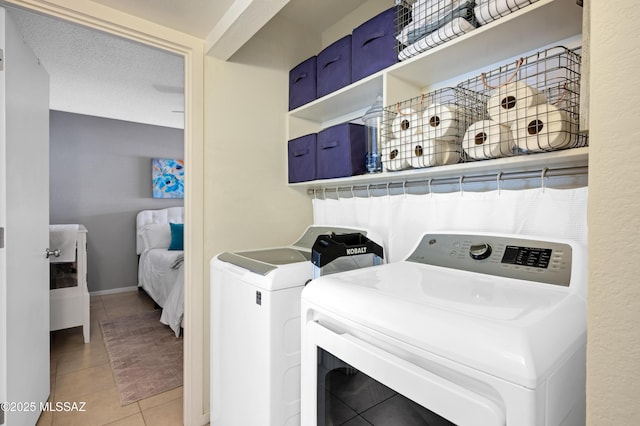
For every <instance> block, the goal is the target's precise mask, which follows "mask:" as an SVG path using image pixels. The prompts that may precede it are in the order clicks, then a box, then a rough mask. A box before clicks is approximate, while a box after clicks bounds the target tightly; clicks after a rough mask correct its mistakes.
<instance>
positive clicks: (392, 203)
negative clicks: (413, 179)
mask: <svg viewBox="0 0 640 426" xmlns="http://www.w3.org/2000/svg"><path fill="white" fill-rule="evenodd" d="M587 195H588V190H587V187H582V188H572V189H552V188H535V189H524V190H513V191H510V190H496V191H488V192H469V191H465V192H452V193H434V194H427V195H411V194H401V195H394V196H379V197H355V198H354V197H349V198H339V199H314V200H313V214H314V223H315V224H317V225H341V226H358V227H364V228H367V229H369V230H371V231H372V232H373V233H374V234H375V235H378V236H380V238H382V240H383V241H382V245H383V246H384V249H385V258H386V259H387V261H389V262H394V261H398V260H402V259H404V258H406V257H407V256H408V255H409V254H410V253H411V252H412V250H413V249H414V248H415V246H416V245H417V244H418V242H419V241H420V238H421V236H422V235H423V234H424V233H426V232H433V231H463V232H499V233H508V234H519V235H525V236H532V237H550V238H561V239H569V240H573V241H578V242H580V243H583V244H585V245H586V243H587ZM378 243H380V242H379V241H378Z"/></svg>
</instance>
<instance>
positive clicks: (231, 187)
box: [203, 18, 319, 397]
mask: <svg viewBox="0 0 640 426" xmlns="http://www.w3.org/2000/svg"><path fill="white" fill-rule="evenodd" d="M285 28H288V29H289V30H290V31H292V32H293V33H296V32H297V31H301V29H298V28H294V27H292V26H291V24H290V23H289V22H288V21H284V20H282V19H280V18H275V19H274V20H273V21H272V22H271V23H270V24H269V25H268V26H267V27H266V28H264V29H262V30H261V31H260V32H259V34H258V35H257V36H256V37H254V38H253V39H252V40H251V41H250V42H249V43H248V44H247V45H245V46H244V47H243V48H242V49H241V50H240V51H239V52H238V53H236V54H235V55H234V56H233V57H232V58H231V60H230V61H228V62H224V61H221V60H218V59H215V58H210V57H207V58H206V61H205V96H206V103H205V110H206V120H205V122H206V127H205V134H206V141H205V172H206V174H205V194H206V196H205V210H204V216H205V227H204V237H205V238H204V241H205V250H204V253H205V261H207V262H208V261H209V260H210V259H211V258H212V257H213V256H215V255H216V254H218V253H220V252H223V251H233V250H238V249H249V248H260V247H269V246H276V245H284V244H290V243H291V242H293V241H295V239H296V238H297V237H298V236H299V235H300V234H301V233H302V231H303V230H304V229H305V227H306V226H307V225H309V224H310V223H311V221H312V217H311V203H310V201H309V198H308V197H307V196H306V194H303V193H300V192H299V191H296V190H293V189H290V188H289V187H288V186H287V179H288V177H287V148H286V147H287V140H286V135H287V133H286V115H285V114H286V111H287V109H288V102H289V95H288V80H289V70H290V69H291V68H292V67H293V66H295V64H297V63H298V62H299V61H301V60H303V59H304V55H306V52H309V51H313V50H315V49H317V48H319V40H318V41H305V37H302V36H300V37H286V36H284V35H285V33H286V32H287V31H283V29H285ZM307 40H308V39H307ZM298 43H303V44H302V45H299V44H298ZM300 52H302V53H300ZM311 54H312V53H311ZM296 61H298V62H296ZM205 283H206V285H205V287H206V288H207V292H206V294H205V296H204V297H205V299H206V303H207V307H208V302H209V295H208V287H209V286H208V283H209V275H208V274H206V278H205ZM204 321H205V333H204V336H205V348H208V347H209V328H208V324H209V318H208V309H207V316H206V318H204ZM205 358H206V359H208V351H207V355H206V356H205ZM203 376H204V377H205V380H206V386H205V393H206V395H207V397H208V391H209V390H208V378H209V366H208V365H207V366H206V367H205V372H204V375H203Z"/></svg>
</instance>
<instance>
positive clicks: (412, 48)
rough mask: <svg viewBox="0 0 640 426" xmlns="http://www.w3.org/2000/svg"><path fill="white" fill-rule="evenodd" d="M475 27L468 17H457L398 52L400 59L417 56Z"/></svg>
mask: <svg viewBox="0 0 640 426" xmlns="http://www.w3.org/2000/svg"><path fill="white" fill-rule="evenodd" d="M474 28H475V27H474V26H473V25H472V24H470V23H469V21H467V20H466V19H463V18H455V19H454V20H452V21H451V22H448V23H447V24H445V25H443V26H442V27H440V28H439V29H438V31H434V32H432V33H431V34H429V35H428V36H426V37H424V38H421V39H420V40H418V41H416V42H415V43H413V44H411V45H409V46H407V47H406V48H404V49H402V51H401V52H400V53H399V54H398V59H399V60H401V61H404V60H405V59H408V58H410V57H412V56H415V55H417V54H418V53H420V52H424V51H425V50H429V49H431V48H433V47H436V46H438V45H440V44H442V43H444V42H446V41H449V40H451V39H454V38H456V37H458V36H460V35H462V34H465V33H468V32H469V31H471V30H473V29H474Z"/></svg>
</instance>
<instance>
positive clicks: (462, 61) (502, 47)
mask: <svg viewBox="0 0 640 426" xmlns="http://www.w3.org/2000/svg"><path fill="white" fill-rule="evenodd" d="M581 32H582V7H580V6H578V5H576V2H575V0H539V1H538V2H536V3H534V4H532V5H529V6H527V7H525V8H523V9H520V10H518V11H516V12H513V13H511V14H509V15H507V16H505V17H502V18H500V19H498V20H496V21H493V22H491V23H490V24H488V25H483V26H481V27H479V28H476V29H475V30H473V31H471V32H469V33H467V34H464V35H462V36H460V37H457V38H455V39H453V40H451V41H449V42H447V43H444V44H441V45H440V46H437V47H435V48H433V49H430V50H428V51H426V52H424V53H422V54H420V55H418V56H415V57H413V58H410V59H408V60H406V61H404V62H401V63H398V64H396V65H394V66H393V67H390V68H387V69H386V70H385V72H386V73H389V74H391V75H393V76H395V77H398V78H401V79H403V80H405V81H407V82H410V83H412V84H413V85H415V86H417V87H425V86H429V85H431V84H433V83H437V82H440V81H444V80H448V79H450V78H451V77H453V76H457V75H462V74H465V73H467V72H471V71H474V70H477V69H479V68H482V67H486V66H491V65H493V64H495V63H497V62H499V61H503V60H505V59H506V58H511V57H513V56H517V55H520V54H522V53H523V52H527V51H530V50H534V49H538V48H540V47H541V46H545V45H548V44H550V43H554V42H556V41H558V40H563V39H566V38H570V37H573V36H575V35H579V34H580V33H581Z"/></svg>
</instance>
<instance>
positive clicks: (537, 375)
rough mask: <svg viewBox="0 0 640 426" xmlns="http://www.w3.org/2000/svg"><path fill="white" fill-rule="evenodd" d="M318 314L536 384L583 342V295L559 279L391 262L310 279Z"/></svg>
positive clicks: (309, 296)
mask: <svg viewBox="0 0 640 426" xmlns="http://www.w3.org/2000/svg"><path fill="white" fill-rule="evenodd" d="M302 298H303V300H304V301H305V302H306V303H307V304H308V305H309V306H310V308H311V309H313V310H316V311H318V312H319V314H320V318H322V317H323V316H325V315H326V316H327V317H333V318H335V319H336V320H337V321H340V319H341V318H344V319H348V320H350V321H355V322H356V323H358V324H360V326H361V327H362V328H364V329H367V328H369V329H372V330H375V331H377V332H379V333H382V334H384V335H386V336H389V337H390V338H392V339H397V340H400V341H403V342H405V343H406V344H409V345H412V346H415V347H418V348H420V349H423V350H426V351H429V352H432V353H435V354H438V355H440V356H443V357H446V358H448V359H450V360H452V361H455V362H458V363H461V364H464V365H467V366H469V367H472V368H475V369H478V370H481V371H484V372H486V373H489V374H492V375H494V376H498V377H502V378H504V379H506V380H509V381H511V382H514V383H518V384H520V385H522V386H525V387H528V388H531V389H533V388H536V387H537V385H538V383H539V382H540V381H541V380H543V379H544V378H545V377H546V375H548V374H549V373H550V372H551V371H552V369H553V367H554V365H556V364H557V363H558V362H561V361H563V360H564V359H566V356H567V355H566V354H567V353H569V352H572V351H575V350H576V349H577V348H578V347H580V345H584V344H585V343H586V303H585V301H584V300H583V299H582V298H580V297H579V296H577V295H576V293H575V292H572V291H570V289H569V288H567V287H560V286H552V285H548V284H541V283H535V282H531V281H525V280H518V279H512V278H505V277H496V276H490V275H486V274H479V273H476V272H469V271H459V270H453V269H449V268H444V267H440V266H434V265H425V264H422V263H416V262H408V261H403V262H396V263H391V264H387V265H382V266H376V267H372V268H366V269H361V270H356V271H350V272H345V273H342V274H337V275H328V276H324V277H320V278H318V279H316V280H313V281H312V282H311V283H310V284H308V285H307V287H306V288H305V289H304V291H303V292H302Z"/></svg>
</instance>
